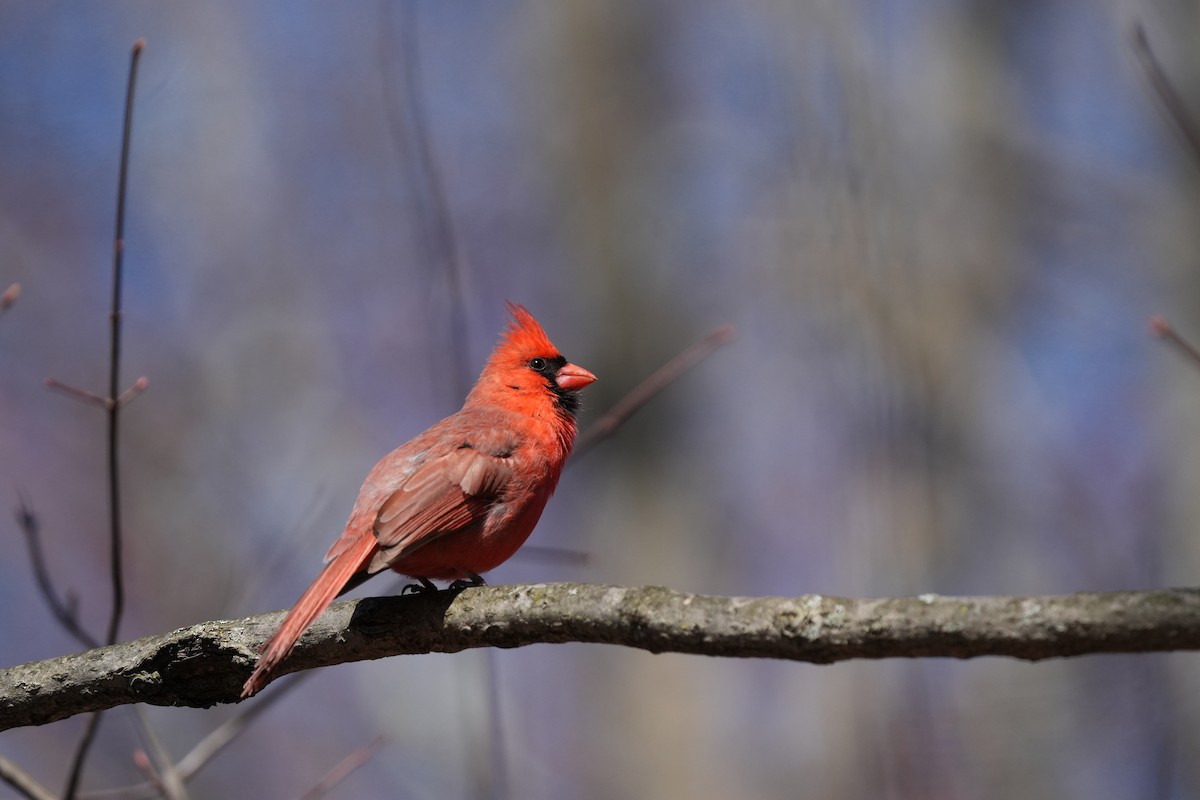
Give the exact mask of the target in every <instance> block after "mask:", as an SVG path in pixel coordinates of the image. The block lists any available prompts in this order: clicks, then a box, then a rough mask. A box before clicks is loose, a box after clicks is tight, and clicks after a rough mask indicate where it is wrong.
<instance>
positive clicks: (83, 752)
mask: <svg viewBox="0 0 1200 800" xmlns="http://www.w3.org/2000/svg"><path fill="white" fill-rule="evenodd" d="M102 719H104V711H103V710H100V711H97V712H96V713H94V714H92V715H91V716H90V717H88V721H87V724H86V725H84V727H83V736H80V737H79V744H78V745H76V746H75V755H73V756H72V757H71V766H70V768H69V769H68V770H67V785H66V788H65V789H63V797H64V798H66V800H73V798H74V797H75V793H76V792H78V791H79V779H80V778H82V777H83V765H84V764H85V763H86V762H87V754H88V751H89V750H91V749H92V741H93V740H94V739H95V738H96V731H97V730H98V729H99V728H100V720H102Z"/></svg>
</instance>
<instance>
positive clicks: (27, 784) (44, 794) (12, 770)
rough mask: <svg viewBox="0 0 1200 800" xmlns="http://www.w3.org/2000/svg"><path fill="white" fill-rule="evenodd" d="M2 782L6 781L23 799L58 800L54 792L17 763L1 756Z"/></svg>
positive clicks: (0, 772)
mask: <svg viewBox="0 0 1200 800" xmlns="http://www.w3.org/2000/svg"><path fill="white" fill-rule="evenodd" d="M0 781H4V782H5V783H7V784H8V785H9V786H11V787H12V788H13V789H15V790H16V791H17V792H18V793H19V794H20V795H21V796H22V797H27V798H29V800H56V798H55V797H54V793H53V792H51V791H50V790H49V789H47V788H46V787H45V786H42V785H41V784H40V783H38V782H37V780H36V779H35V778H34V777H33V776H32V775H30V774H29V773H28V772H26V771H25V770H23V769H21V767H19V766H18V765H17V763H16V762H14V761H11V760H9V759H7V758H5V757H4V756H0Z"/></svg>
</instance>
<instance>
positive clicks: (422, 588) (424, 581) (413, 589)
mask: <svg viewBox="0 0 1200 800" xmlns="http://www.w3.org/2000/svg"><path fill="white" fill-rule="evenodd" d="M437 590H438V588H437V586H436V585H434V583H433V581H431V580H429V579H428V578H417V583H406V584H404V588H403V589H401V590H400V594H401V595H406V594H425V592H436V591H437Z"/></svg>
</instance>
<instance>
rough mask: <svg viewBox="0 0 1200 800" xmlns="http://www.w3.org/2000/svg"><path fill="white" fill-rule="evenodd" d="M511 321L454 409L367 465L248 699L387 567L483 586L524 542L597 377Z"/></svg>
mask: <svg viewBox="0 0 1200 800" xmlns="http://www.w3.org/2000/svg"><path fill="white" fill-rule="evenodd" d="M508 310H509V313H510V314H512V317H513V321H512V323H510V325H509V327H508V330H507V331H505V333H504V335H503V336H502V337H501V339H500V343H499V344H497V345H496V349H495V350H494V351H493V352H492V355H491V356H490V357H489V358H488V360H487V363H486V364H485V365H484V367H483V373H482V374H481V375H480V376H479V380H478V381H477V382H476V383H475V387H474V388H473V389H471V393H470V394H468V395H467V400H466V402H465V403H463V407H462V409H461V410H460V411H458V413H456V414H454V415H452V416H449V417H446V419H444V420H442V421H441V422H439V423H437V424H436V425H434V426H433V427H432V428H430V429H429V430H427V431H425V432H424V433H422V434H421V435H420V436H418V437H416V438H415V439H413V440H412V441H410V442H408V443H407V444H404V445H402V446H400V447H398V448H397V449H395V450H393V451H392V452H391V453H388V454H387V455H386V456H384V457H383V459H382V460H380V462H379V463H378V464H376V465H375V466H374V468H372V470H371V472H370V473H369V474H368V475H367V479H366V480H365V481H364V482H363V485H362V488H361V489H360V490H359V492H358V500H356V501H355V503H354V510H353V511H351V512H350V519H349V521H348V522H346V529H345V530H344V531H343V532H342V535H341V536H340V537H339V538H338V540H337V541H336V542H334V543H333V546H332V547H330V548H329V552H328V553H326V555H325V569H324V570H322V571H321V574H320V575H318V576H317V579H316V580H315V581H313V584H312V586H309V587H308V589H307V590H306V591H305V592H304V594H303V595H301V596H300V599H299V600H298V601H296V605H294V606H293V607H292V610H291V611H289V612H288V614H287V616H286V617H285V618H284V620H283V624H282V625H280V626H279V630H277V631H275V634H274V635H273V636H272V637H271V638H270V639H268V640H267V642H266V644H264V645H263V647H262V653H261V655H260V656H259V659H258V665H257V666H256V667H255V668H254V672H253V673H252V674H251V675H250V678H249V680H247V681H246V683H245V686H243V687H242V697H249V696H250V695H253V694H255V693H256V692H258V691H259V690H260V689H262V688H263V687H264V686H266V684H267V680H268V678H269V676H270V675H271V672H272V670H274V669H275V668H276V667H277V666H278V665H279V663H280V662H281V661H283V659H285V658H287V655H288V653H290V652H291V650H292V647H294V646H295V644H296V642H297V640H299V638H300V635H301V634H303V633H304V631H305V630H306V629H307V628H308V626H309V625H311V624H312V622H313V620H315V619H316V618H317V617H318V616H319V615H320V613H321V612H322V611H324V610H325V608H326V607H327V606H328V605H329V604H330V603H332V602H333V599H334V598H335V597H337V596H338V595H339V594H341V593H342V592H345V591H348V590H350V589H352V588H354V587H355V586H357V585H358V584H360V583H362V582H363V581H364V580H366V579H367V578H369V577H371V576H372V575H374V574H375V573H377V572H382V571H383V570H384V569H388V568H390V569H393V570H395V571H396V572H399V573H401V574H403V575H408V576H411V577H414V578H416V579H417V580H418V581H419V582H420V588H421V589H422V590H429V589H434V588H435V587H434V585H433V584H432V583H431V582H430V579H431V578H433V579H437V580H446V581H454V583H452V584H451V588H459V587H462V586H477V585H479V584H481V583H483V579H482V578H481V577H479V576H480V574H481V573H484V572H487V571H488V570H490V569H492V568H493V567H496V566H498V565H500V564H502V563H504V562H505V561H506V560H508V558H509V556H511V555H512V554H513V553H514V552H516V550H517V548H518V547H520V546H521V545H522V544H524V543H525V540H526V539H527V538H528V537H529V534H530V532H531V531H532V530H533V526H534V525H536V524H537V521H538V518H539V517H541V515H542V509H543V508H545V507H546V501H547V500H549V499H550V495H551V494H553V493H554V487H555V486H556V485H557V484H558V476H559V475H560V474H562V468H563V463H564V462H565V461H566V460H567V456H568V455H569V454H570V452H571V447H572V445H574V443H575V433H576V430H577V428H576V424H575V411H576V409H578V408H579V390H580V389H582V388H584V387H585V386H587V385H588V384H590V383H592V382H593V381H594V380H596V376H595V375H593V374H592V373H590V372H588V371H587V370H586V369H584V368H583V367H578V366H576V365H574V364H571V363H568V361H567V359H565V358H563V356H562V354H561V353H559V352H558V348H556V347H555V346H554V345H553V344H551V342H550V339H549V338H548V337H547V336H546V332H545V331H544V330H542V326H541V325H539V324H538V322H537V320H535V319H534V318H533V315H532V314H530V313H529V312H528V311H526V310H525V309H524V308H523V307H521V306H519V305H514V304H512V303H510V304H509V306H508Z"/></svg>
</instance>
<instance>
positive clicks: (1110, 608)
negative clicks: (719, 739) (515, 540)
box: [0, 583, 1200, 730]
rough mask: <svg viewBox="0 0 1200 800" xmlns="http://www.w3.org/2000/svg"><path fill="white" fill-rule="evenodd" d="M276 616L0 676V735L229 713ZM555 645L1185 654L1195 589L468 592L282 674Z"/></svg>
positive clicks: (780, 652) (751, 653)
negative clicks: (112, 720)
mask: <svg viewBox="0 0 1200 800" xmlns="http://www.w3.org/2000/svg"><path fill="white" fill-rule="evenodd" d="M282 618H283V612H274V613H270V614H263V615H259V616H256V617H249V618H246V619H242V620H236V621H214V622H206V623H202V624H200V625H195V626H193V627H190V628H183V629H180V630H178V631H174V632H172V633H168V634H162V635H157V636H149V637H146V638H143V639H138V640H136V641H132V642H125V643H123V644H118V645H115V646H109V647H103V648H100V649H97V650H92V651H90V652H86V653H79V654H76V655H70V656H64V657H61V658H56V659H50V660H48V661H41V662H36V663H32V664H24V665H21V666H16V667H11V668H9V669H6V670H3V671H0V730H7V729H9V728H14V727H19V726H23V725H41V724H44V723H47V722H53V721H55V720H59V719H65V718H66V717H69V716H72V715H74V714H80V713H84V712H88V711H98V710H102V709H106V708H112V707H114V706H117V705H122V704H126V703H151V704H153V705H175V706H192V707H202V708H203V707H208V706H212V705H214V704H216V703H230V702H237V700H238V697H239V695H240V694H241V686H242V683H243V682H244V681H245V679H246V676H247V675H249V674H250V671H251V669H252V668H253V666H254V663H255V660H256V658H257V652H258V649H257V648H258V645H259V644H260V643H261V642H262V641H263V640H264V639H266V638H267V637H268V636H269V635H270V634H271V633H272V632H274V630H275V629H276V628H277V627H278V626H279V623H280V621H281V620H282ZM559 642H593V643H605V644H620V645H625V646H627V647H636V648H640V649H643V650H649V651H651V652H655V653H659V652H679V653H693V654H696V655H709V656H723V657H737V658H778V659H787V660H793V661H805V662H810V663H817V664H828V663H833V662H836V661H843V660H846V659H853V658H871V659H879V658H897V657H903V658H914V657H943V658H975V657H979V656H1009V657H1013V658H1020V659H1024V660H1029V661H1037V660H1040V659H1045V658H1063V657H1068V656H1079V655H1086V654H1094V653H1133V652H1158V651H1172V650H1195V649H1200V589H1164V590H1159V591H1149V592H1109V593H1084V594H1074V595H1065V596H1050V597H939V596H936V595H922V596H920V597H915V598H894V599H882V600H855V599H847V598H841V597H825V596H820V595H806V596H802V597H797V598H780V597H757V598H751V597H713V596H705V595H695V594H684V593H681V592H674V591H671V590H669V589H664V588H659V587H647V588H629V587H620V586H597V585H590V584H572V583H559V584H538V585H518V586H481V587H477V588H472V589H467V590H464V591H462V592H460V593H457V594H455V593H451V592H437V593H432V592H430V593H426V594H420V595H407V596H403V597H381V598H365V599H362V600H355V601H350V602H345V603H338V604H336V605H334V606H332V607H330V609H329V610H328V611H326V612H325V613H324V614H323V615H322V616H321V617H320V618H319V619H318V620H317V621H316V623H315V624H314V625H313V626H312V628H311V629H310V630H309V631H308V633H306V634H305V636H304V638H302V639H301V641H300V644H299V645H298V646H297V648H296V650H295V652H294V653H293V654H292V655H291V656H290V657H289V658H288V660H287V661H285V662H284V663H283V664H282V665H281V667H280V669H281V671H298V670H302V669H312V668H314V667H321V666H329V665H331V664H341V663H348V662H352V661H361V660H364V659H372V658H383V657H385V656H393V655H401V654H412V653H429V652H440V653H454V652H459V651H461V650H466V649H469V648H477V647H522V646H524V645H529V644H538V643H559Z"/></svg>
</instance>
